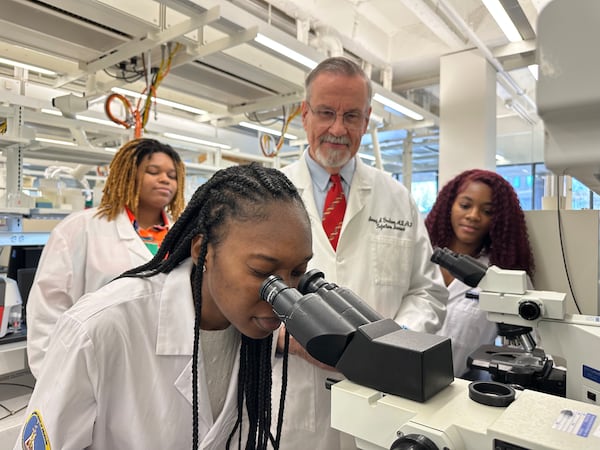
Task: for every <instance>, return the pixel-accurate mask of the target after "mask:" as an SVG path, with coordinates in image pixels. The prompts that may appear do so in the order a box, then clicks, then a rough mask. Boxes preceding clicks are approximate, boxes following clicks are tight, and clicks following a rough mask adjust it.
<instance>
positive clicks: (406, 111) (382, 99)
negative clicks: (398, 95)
mask: <svg viewBox="0 0 600 450" xmlns="http://www.w3.org/2000/svg"><path fill="white" fill-rule="evenodd" d="M373 100H375V101H376V102H379V103H381V104H382V105H385V106H387V107H388V108H392V109H393V110H394V111H397V112H399V113H400V114H404V115H405V116H408V117H410V118H411V119H415V120H423V119H424V117H423V116H422V115H421V114H419V113H416V112H414V111H413V110H412V109H408V108H407V107H406V106H402V105H400V104H399V103H396V102H395V101H393V100H390V99H389V98H387V97H384V96H383V95H381V94H375V95H374V96H373Z"/></svg>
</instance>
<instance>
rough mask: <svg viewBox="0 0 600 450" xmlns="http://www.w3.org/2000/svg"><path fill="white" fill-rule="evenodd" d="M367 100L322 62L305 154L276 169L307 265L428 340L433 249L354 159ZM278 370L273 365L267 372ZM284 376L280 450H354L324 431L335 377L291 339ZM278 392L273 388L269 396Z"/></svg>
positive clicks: (379, 175) (306, 110)
mask: <svg viewBox="0 0 600 450" xmlns="http://www.w3.org/2000/svg"><path fill="white" fill-rule="evenodd" d="M371 95H372V88H371V85H370V81H369V79H368V78H367V77H366V75H365V74H364V72H363V71H362V70H361V69H360V67H358V66H357V65H356V64H354V63H353V62H351V61H350V60H348V59H346V58H337V57H336V58H329V59H328V60H325V61H323V62H321V64H319V66H317V67H316V68H315V69H314V70H313V71H312V72H311V74H309V76H308V77H307V79H306V100H305V101H304V102H303V103H302V121H303V124H304V128H305V130H306V134H307V139H308V142H309V149H308V151H306V152H304V154H303V155H302V156H301V158H300V159H299V160H298V161H296V162H295V163H293V164H291V165H289V166H287V167H285V168H284V169H283V171H284V172H285V174H286V175H287V176H288V177H289V178H290V179H291V180H292V182H293V183H294V184H295V185H296V187H297V188H298V190H299V191H300V194H301V196H302V199H303V200H304V203H305V204H306V207H307V210H308V213H309V216H310V219H311V226H312V232H313V252H314V257H313V259H312V260H311V262H310V267H311V268H317V269H319V270H321V271H322V272H323V273H324V274H325V279H326V280H327V281H330V282H333V283H336V284H338V285H340V286H344V287H348V288H350V289H351V290H352V291H354V292H355V293H356V294H358V295H359V296H360V297H362V299H363V300H365V301H366V302H367V303H369V304H370V305H371V306H372V307H374V308H375V309H376V310H377V311H378V312H379V313H380V314H382V315H383V316H384V317H390V318H393V319H395V320H396V321H397V322H398V323H399V324H401V325H403V326H406V327H407V328H409V329H411V330H414V331H424V332H429V333H435V332H436V331H437V330H438V329H439V328H440V326H441V324H442V321H443V319H444V315H445V303H446V300H447V296H448V292H447V290H446V288H445V286H444V283H443V279H442V276H441V272H440V270H439V268H438V266H436V265H435V264H433V263H431V262H430V257H431V253H432V248H431V245H430V241H429V237H428V234H427V230H426V228H425V226H424V223H423V220H422V218H421V216H420V214H419V210H418V208H417V206H416V204H415V202H414V200H413V199H412V197H411V196H410V193H409V192H408V190H407V189H406V188H405V187H404V186H403V185H402V184H400V183H399V182H397V181H396V180H394V179H393V178H392V177H391V176H389V175H388V174H386V173H385V172H383V171H380V170H377V169H374V168H372V167H369V166H367V165H366V164H364V163H363V162H361V160H360V158H358V157H357V156H356V154H357V152H358V149H359V146H360V141H361V138H362V136H363V134H364V133H365V131H366V129H367V126H368V123H369V114H370V112H371V106H370V102H371ZM333 174H339V175H340V176H341V182H342V188H343V192H344V200H345V202H346V209H345V213H344V215H343V221H342V222H341V231H340V232H339V233H337V236H336V237H335V238H331V239H330V237H328V235H327V233H326V232H325V230H324V227H323V224H322V220H323V216H324V214H323V210H324V207H325V206H326V205H325V203H327V201H328V200H327V193H328V190H329V189H330V187H331V184H332V182H331V181H330V175H333ZM325 215H327V214H325ZM334 234H335V233H334ZM335 239H338V240H337V242H335ZM282 335H283V333H281V332H280V344H279V347H280V348H282V341H283V339H281V338H282ZM281 363H282V358H279V360H278V364H276V368H278V369H281V365H282V364H281ZM356 363H357V364H360V363H361V362H360V361H357V362H356ZM380 370H385V368H380ZM288 377H289V379H288V382H287V398H286V406H285V417H284V427H283V434H282V446H281V448H282V449H290V450H298V449H301V448H302V449H306V448H309V449H311V450H336V449H338V448H354V443H353V442H352V440H351V439H349V437H348V436H343V437H340V433H339V432H337V431H336V430H333V429H332V428H331V427H330V395H329V390H327V389H326V387H325V380H326V378H327V377H331V378H336V377H337V378H338V379H340V378H341V375H340V374H339V373H337V372H333V371H331V368H329V370H328V369H327V368H323V367H322V365H320V364H318V363H317V362H316V361H315V360H312V358H310V356H308V355H307V354H306V352H305V351H304V350H303V349H302V348H301V347H300V346H299V344H298V343H297V342H295V341H293V339H292V341H291V344H290V358H289V369H288ZM273 379H274V380H275V381H276V380H278V379H279V376H278V375H277V374H275V375H274V377H273ZM278 390H279V386H274V388H273V392H274V393H276V392H278Z"/></svg>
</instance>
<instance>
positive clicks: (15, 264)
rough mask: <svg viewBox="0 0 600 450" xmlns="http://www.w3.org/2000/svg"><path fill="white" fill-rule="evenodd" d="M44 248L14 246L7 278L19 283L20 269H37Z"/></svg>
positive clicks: (39, 246)
mask: <svg viewBox="0 0 600 450" xmlns="http://www.w3.org/2000/svg"><path fill="white" fill-rule="evenodd" d="M43 248H44V246H43V245H13V246H12V247H11V248H10V255H9V257H8V268H7V272H6V276H7V277H8V278H12V279H13V280H15V281H16V282H17V283H18V282H19V280H18V271H19V269H35V268H36V267H37V265H38V263H39V261H40V256H41V255H42V250H43Z"/></svg>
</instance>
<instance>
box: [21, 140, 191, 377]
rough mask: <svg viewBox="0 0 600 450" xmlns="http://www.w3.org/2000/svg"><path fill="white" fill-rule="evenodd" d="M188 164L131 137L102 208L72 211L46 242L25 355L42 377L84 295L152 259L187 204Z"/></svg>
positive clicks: (113, 166)
mask: <svg viewBox="0 0 600 450" xmlns="http://www.w3.org/2000/svg"><path fill="white" fill-rule="evenodd" d="M184 179H185V167H184V165H183V161H181V158H180V157H179V155H178V154H177V152H176V151H175V150H173V149H172V148H171V146H170V145H167V144H163V143H162V142H159V141H157V140H155V139H135V140H132V141H128V142H126V143H125V144H123V146H121V148H120V149H119V151H118V152H117V153H116V154H115V156H114V157H113V159H112V161H111V163H110V167H109V174H108V177H107V180H106V184H105V186H104V191H103V195H102V199H101V200H100V204H99V206H98V208H90V209H86V210H84V211H78V212H74V213H72V214H70V215H69V216H68V217H66V218H65V219H63V220H62V221H61V222H60V223H59V224H58V225H57V226H56V227H55V228H54V230H52V233H51V234H50V237H49V239H48V242H47V243H46V245H45V246H44V250H43V252H42V256H41V258H40V263H39V265H38V268H37V271H36V278H35V281H34V283H33V286H32V287H31V291H30V293H29V298H28V300H27V356H28V359H29V367H30V369H31V373H32V374H33V375H34V376H35V377H37V376H38V375H39V372H40V370H41V366H42V361H43V358H44V355H45V353H46V349H47V348H48V343H49V341H50V335H51V334H52V330H53V329H54V326H55V325H56V321H57V320H58V318H59V317H60V315H61V314H62V313H63V312H65V311H66V310H67V309H69V308H70V307H71V306H73V304H74V303H75V302H76V301H77V300H78V299H79V298H80V297H81V296H82V295H84V294H87V293H88V292H92V291H95V290H96V289H98V288H100V287H101V286H104V285H105V284H106V283H108V282H109V281H110V280H112V279H113V278H114V277H116V276H117V275H119V274H120V273H121V272H123V271H124V270H128V269H131V268H132V267H136V266H138V265H140V264H143V263H145V262H147V261H150V260H151V259H152V256H153V255H154V253H156V250H157V249H158V246H159V245H160V243H161V241H162V239H163V238H164V235H165V234H166V233H167V230H168V228H169V227H170V226H171V222H172V221H173V220H176V219H177V218H178V217H179V215H180V214H181V211H183V206H184Z"/></svg>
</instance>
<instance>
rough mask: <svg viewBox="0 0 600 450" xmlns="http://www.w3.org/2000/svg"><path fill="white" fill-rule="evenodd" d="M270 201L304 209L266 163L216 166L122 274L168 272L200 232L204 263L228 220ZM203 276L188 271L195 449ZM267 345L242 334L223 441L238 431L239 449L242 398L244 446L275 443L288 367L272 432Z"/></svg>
mask: <svg viewBox="0 0 600 450" xmlns="http://www.w3.org/2000/svg"><path fill="white" fill-rule="evenodd" d="M274 201H279V202H289V203H297V204H298V207H299V208H302V210H305V209H304V204H303V202H302V199H301V198H300V196H299V194H298V191H297V190H296V188H295V187H294V186H293V184H292V183H291V182H290V181H289V179H288V178H287V177H286V176H285V175H284V174H283V173H282V172H280V171H279V170H276V169H270V168H264V167H262V166H261V165H259V164H257V163H252V164H250V165H245V166H232V167H229V168H227V169H223V170H221V171H218V172H216V173H215V174H214V175H213V176H212V177H211V178H210V179H209V180H208V181H207V182H206V183H205V184H203V185H202V186H200V187H199V188H198V189H197V190H196V192H195V193H194V195H193V196H192V198H191V200H190V202H189V203H188V205H187V207H186V208H185V210H184V211H183V213H182V214H181V216H180V218H179V220H177V221H176V222H175V223H174V225H173V227H172V228H171V229H170V230H169V232H168V233H167V235H166V236H165V239H164V241H163V243H162V245H161V246H160V248H159V250H158V252H157V253H156V255H155V256H154V258H153V259H152V260H150V261H149V262H148V263H146V264H143V265H141V266H139V267H137V268H134V269H131V270H129V271H127V272H125V273H123V274H122V275H121V277H125V276H133V277H150V276H153V275H156V274H158V273H166V272H170V271H171V270H173V269H174V268H175V267H177V266H178V265H179V264H180V263H181V262H182V261H184V260H185V259H187V258H189V257H190V256H191V247H192V241H193V239H194V238H195V237H197V236H199V235H202V237H203V238H202V241H201V248H200V252H199V256H198V262H197V267H202V266H203V264H204V261H205V260H206V254H207V249H208V244H209V243H211V244H212V245H213V246H214V245H218V243H219V242H220V241H221V240H222V239H223V238H224V225H225V224H226V222H227V221H228V220H230V219H231V218H235V219H236V220H242V221H244V220H259V219H261V218H264V212H263V208H261V206H265V205H268V204H270V203H271V202H274ZM308 220H309V219H308V215H307V221H308ZM202 280H203V271H202V270H201V269H200V270H198V269H196V266H194V269H192V275H191V281H192V294H193V298H194V305H195V311H196V317H195V321H194V357H193V361H192V383H193V402H192V406H193V431H192V433H193V439H192V448H193V449H194V450H196V449H197V448H198V346H199V335H200V319H201V312H202ZM287 339H289V337H288V336H286V341H287ZM286 344H287V342H286ZM286 347H287V345H286ZM271 349H272V336H269V337H267V338H264V339H252V338H249V337H247V336H244V335H242V344H241V349H240V369H239V373H238V399H237V404H238V417H237V421H236V424H235V426H234V428H233V430H232V431H231V434H230V435H229V438H228V440H227V448H230V445H231V443H232V440H233V439H234V436H235V434H236V433H237V434H238V448H241V445H242V444H241V442H242V417H243V405H244V403H245V404H246V411H247V414H248V422H249V429H248V434H247V440H246V449H247V450H254V449H261V450H262V449H266V448H267V445H268V442H271V444H272V446H273V448H275V449H278V448H279V442H280V435H281V428H282V423H283V403H284V399H285V392H286V387H287V371H286V370H284V373H283V383H282V392H281V400H280V405H279V416H278V421H277V432H276V436H275V437H273V436H272V434H271V433H270V428H271ZM287 356H288V355H287V351H285V350H284V369H285V367H287Z"/></svg>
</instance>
